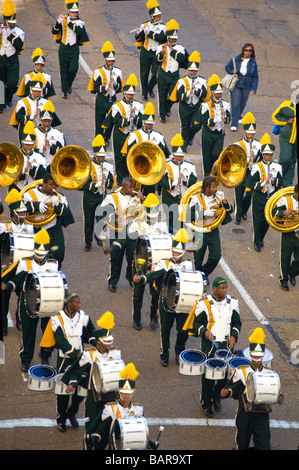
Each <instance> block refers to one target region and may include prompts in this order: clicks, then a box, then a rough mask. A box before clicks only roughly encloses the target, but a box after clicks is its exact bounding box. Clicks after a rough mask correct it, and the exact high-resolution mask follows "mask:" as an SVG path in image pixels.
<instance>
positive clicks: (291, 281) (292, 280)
mask: <svg viewBox="0 0 299 470" xmlns="http://www.w3.org/2000/svg"><path fill="white" fill-rule="evenodd" d="M290 283H291V284H292V286H293V287H295V285H296V278H295V276H290Z"/></svg>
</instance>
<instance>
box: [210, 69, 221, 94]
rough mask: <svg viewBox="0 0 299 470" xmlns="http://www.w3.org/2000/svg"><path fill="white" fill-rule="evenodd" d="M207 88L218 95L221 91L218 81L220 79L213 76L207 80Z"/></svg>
mask: <svg viewBox="0 0 299 470" xmlns="http://www.w3.org/2000/svg"><path fill="white" fill-rule="evenodd" d="M208 87H210V90H211V91H214V92H215V91H216V92H217V93H220V92H222V91H223V87H222V84H221V81H220V78H219V77H218V75H216V74H213V75H212V76H211V77H210V78H209V80H208Z"/></svg>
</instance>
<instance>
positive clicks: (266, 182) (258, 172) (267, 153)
mask: <svg viewBox="0 0 299 470" xmlns="http://www.w3.org/2000/svg"><path fill="white" fill-rule="evenodd" d="M260 143H261V146H262V147H261V153H262V158H263V159H262V160H261V161H259V162H257V163H255V164H254V165H253V167H252V170H251V176H250V179H249V182H248V186H249V187H250V188H251V189H253V194H252V221H253V243H254V249H255V251H257V252H260V251H261V248H263V246H264V238H265V235H266V233H267V231H268V228H269V224H268V222H267V220H266V218H265V214H264V209H265V205H266V202H267V200H268V199H269V198H270V197H271V196H272V195H273V194H274V192H275V191H277V190H278V189H280V188H281V185H282V168H281V165H279V163H277V162H274V161H273V155H274V151H275V146H274V145H273V144H272V143H271V138H270V136H269V134H264V135H263V137H262V138H261V140H260Z"/></svg>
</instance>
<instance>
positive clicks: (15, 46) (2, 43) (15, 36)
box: [0, 26, 25, 58]
mask: <svg viewBox="0 0 299 470" xmlns="http://www.w3.org/2000/svg"><path fill="white" fill-rule="evenodd" d="M24 41H25V33H24V31H23V30H22V29H21V28H19V26H14V27H13V28H7V29H5V28H0V56H6V57H7V58H9V57H11V56H13V55H14V54H21V53H22V51H23V49H24Z"/></svg>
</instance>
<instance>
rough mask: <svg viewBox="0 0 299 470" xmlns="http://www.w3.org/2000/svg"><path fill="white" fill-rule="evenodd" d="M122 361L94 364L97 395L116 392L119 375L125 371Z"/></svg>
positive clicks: (94, 383)
mask: <svg viewBox="0 0 299 470" xmlns="http://www.w3.org/2000/svg"><path fill="white" fill-rule="evenodd" d="M124 367H125V363H124V361H123V360H122V359H117V360H111V361H96V362H94V364H93V371H92V380H93V386H94V388H95V391H96V392H97V393H108V392H116V391H117V390H118V386H119V380H120V375H119V373H120V372H121V371H122V370H123V369H124Z"/></svg>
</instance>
